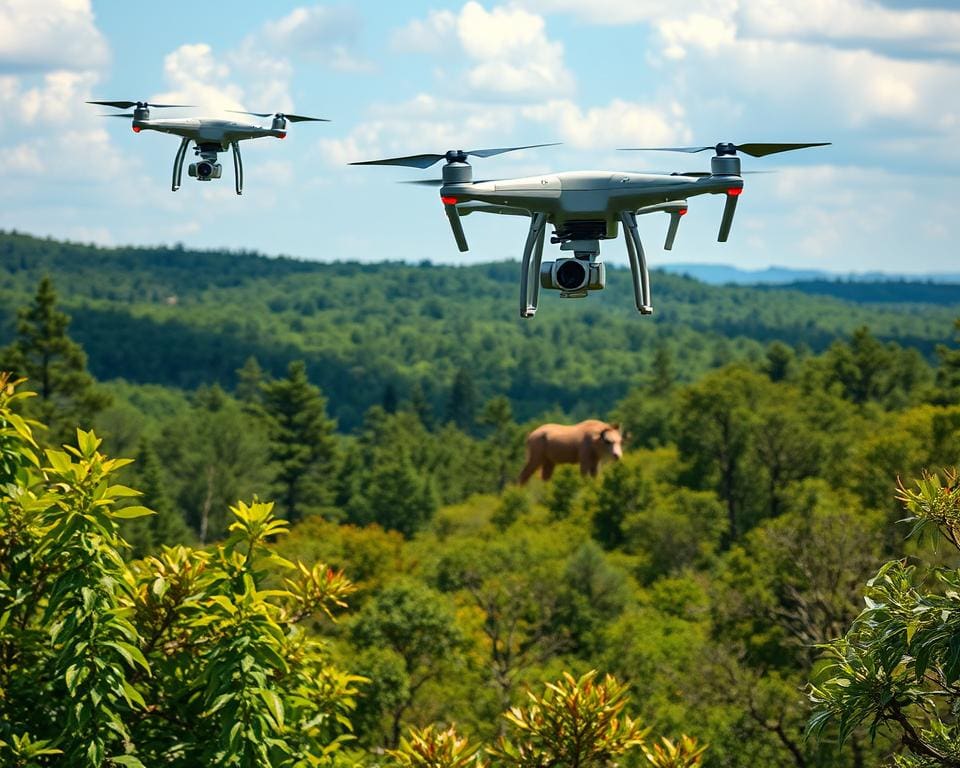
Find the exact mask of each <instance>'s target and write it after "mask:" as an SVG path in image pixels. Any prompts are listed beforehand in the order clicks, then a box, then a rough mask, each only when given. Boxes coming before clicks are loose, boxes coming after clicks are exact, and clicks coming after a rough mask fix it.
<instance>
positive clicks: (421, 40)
mask: <svg viewBox="0 0 960 768" xmlns="http://www.w3.org/2000/svg"><path fill="white" fill-rule="evenodd" d="M456 28H457V15H456V14H454V13H452V12H451V11H430V13H429V14H427V18H426V19H424V20H420V19H414V20H413V21H411V22H410V23H409V24H407V25H406V26H405V27H401V28H400V29H398V30H396V31H395V32H394V33H393V36H392V39H391V47H392V48H393V49H394V50H396V51H402V52H412V53H440V52H441V51H444V50H446V49H447V48H448V47H450V45H451V43H452V41H453V38H454V33H455V31H456Z"/></svg>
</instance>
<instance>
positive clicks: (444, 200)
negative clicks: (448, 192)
mask: <svg viewBox="0 0 960 768" xmlns="http://www.w3.org/2000/svg"><path fill="white" fill-rule="evenodd" d="M440 202H441V203H443V204H444V205H456V204H457V198H455V197H443V196H442V195H441V196H440Z"/></svg>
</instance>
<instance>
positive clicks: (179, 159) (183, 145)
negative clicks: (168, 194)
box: [170, 138, 190, 192]
mask: <svg viewBox="0 0 960 768" xmlns="http://www.w3.org/2000/svg"><path fill="white" fill-rule="evenodd" d="M189 146H190V139H186V138H184V139H181V140H180V148H179V149H178V150H177V156H176V157H175V158H174V159H173V181H172V184H171V185H170V189H171V191H173V192H176V191H177V190H178V189H180V179H181V177H182V176H183V160H184V158H185V157H186V156H187V148H188V147H189Z"/></svg>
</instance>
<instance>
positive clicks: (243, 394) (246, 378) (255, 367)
mask: <svg viewBox="0 0 960 768" xmlns="http://www.w3.org/2000/svg"><path fill="white" fill-rule="evenodd" d="M263 382H264V375H263V369H262V368H261V367H260V363H259V361H258V360H257V358H256V357H254V356H253V355H250V357H248V358H247V360H246V362H245V363H244V364H243V367H242V368H238V369H237V388H236V389H235V390H234V393H233V394H234V396H235V397H236V398H237V400H239V401H240V402H241V403H243V404H244V405H245V406H247V407H250V408H256V407H257V406H259V405H260V404H261V403H262V402H263Z"/></svg>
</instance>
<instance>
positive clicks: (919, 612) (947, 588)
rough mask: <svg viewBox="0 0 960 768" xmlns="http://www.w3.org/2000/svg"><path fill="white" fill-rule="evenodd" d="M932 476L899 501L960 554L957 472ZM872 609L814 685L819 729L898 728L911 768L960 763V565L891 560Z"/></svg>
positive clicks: (870, 597)
mask: <svg viewBox="0 0 960 768" xmlns="http://www.w3.org/2000/svg"><path fill="white" fill-rule="evenodd" d="M945 480H946V482H944V480H943V479H941V478H940V477H939V476H937V475H926V476H924V477H923V478H922V479H921V480H919V481H917V483H916V488H915V489H910V488H907V487H905V486H903V485H900V487H899V495H898V498H899V499H900V501H901V502H902V503H903V504H904V506H905V508H906V510H907V512H908V514H909V517H907V518H906V519H907V521H909V522H912V523H913V531H912V533H913V534H914V535H922V534H930V535H931V536H933V537H940V536H942V537H943V539H945V540H946V541H947V542H949V544H950V545H951V546H952V547H953V548H954V549H955V550H960V537H958V534H960V493H958V491H957V474H956V472H954V471H950V472H947V473H946V474H945ZM865 600H866V608H865V609H864V610H863V612H861V614H860V615H859V616H858V617H857V618H856V619H855V620H854V622H853V624H852V626H851V627H850V629H849V631H848V632H847V633H846V634H845V635H844V636H843V637H841V638H839V639H837V640H834V641H833V642H831V643H828V644H826V645H825V646H824V650H825V652H826V658H827V663H826V664H825V666H824V667H823V669H822V670H821V671H820V673H819V675H818V676H817V679H816V681H815V682H814V683H813V684H812V685H811V687H810V699H811V701H812V702H813V704H814V707H815V711H814V714H813V717H812V718H811V720H810V730H811V732H812V733H813V734H814V735H820V734H822V732H823V729H824V727H825V726H826V725H827V724H828V723H831V722H836V724H837V726H838V728H839V738H840V740H841V741H842V740H844V739H846V738H847V737H849V736H850V734H851V732H852V731H853V729H854V728H855V727H856V726H857V725H859V724H860V723H867V724H868V726H869V732H870V734H871V736H875V735H876V733H877V732H878V731H879V730H880V729H881V728H884V729H889V730H890V731H891V732H892V733H894V734H896V736H897V737H898V738H899V740H900V741H901V743H902V744H903V747H904V748H905V750H906V752H905V754H902V755H899V756H898V758H897V760H898V764H899V765H903V766H958V765H960V730H958V727H957V723H956V713H957V711H958V709H960V685H958V684H960V569H957V568H949V567H942V566H940V567H937V566H935V567H926V568H922V567H919V566H917V565H908V564H907V562H906V561H904V560H893V561H891V562H888V563H886V564H885V565H884V566H883V567H882V568H881V569H880V570H879V571H878V572H877V574H876V576H874V577H873V578H872V579H871V580H870V581H869V582H867V590H866V596H865Z"/></svg>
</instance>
